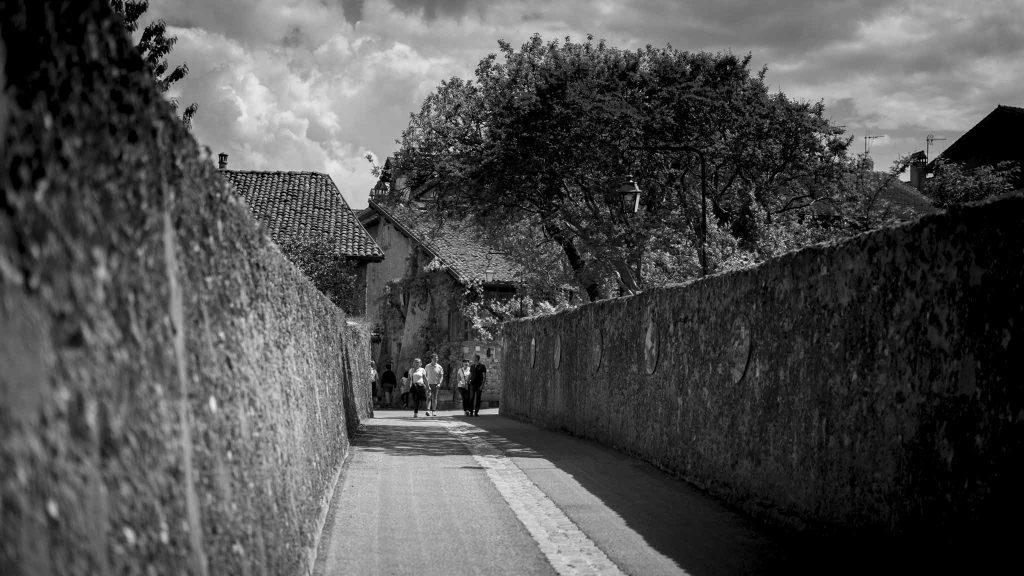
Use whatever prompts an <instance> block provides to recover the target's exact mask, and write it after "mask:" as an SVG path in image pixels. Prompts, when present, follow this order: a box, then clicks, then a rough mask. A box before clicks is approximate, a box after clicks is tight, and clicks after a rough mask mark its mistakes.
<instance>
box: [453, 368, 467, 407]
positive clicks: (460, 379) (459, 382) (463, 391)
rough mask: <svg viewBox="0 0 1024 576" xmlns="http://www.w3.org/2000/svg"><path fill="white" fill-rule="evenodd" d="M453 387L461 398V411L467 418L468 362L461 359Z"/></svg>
mask: <svg viewBox="0 0 1024 576" xmlns="http://www.w3.org/2000/svg"><path fill="white" fill-rule="evenodd" d="M455 386H456V389H457V390H458V391H459V396H460V397H462V411H463V412H465V413H466V416H469V360H467V359H465V358H463V359H462V368H459V369H458V371H457V372H455Z"/></svg>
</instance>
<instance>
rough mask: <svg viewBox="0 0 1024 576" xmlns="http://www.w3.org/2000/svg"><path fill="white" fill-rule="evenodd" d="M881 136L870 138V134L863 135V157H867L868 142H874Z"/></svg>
mask: <svg viewBox="0 0 1024 576" xmlns="http://www.w3.org/2000/svg"><path fill="white" fill-rule="evenodd" d="M882 136H883V135H878V136H872V135H871V133H870V132H868V133H867V134H865V135H864V155H865V156H867V155H868V142H869V141H870V140H874V139H875V138H881V137H882Z"/></svg>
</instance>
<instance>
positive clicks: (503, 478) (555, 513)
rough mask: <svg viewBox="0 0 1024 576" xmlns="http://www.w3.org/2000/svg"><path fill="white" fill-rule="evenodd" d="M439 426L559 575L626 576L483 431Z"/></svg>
mask: <svg viewBox="0 0 1024 576" xmlns="http://www.w3.org/2000/svg"><path fill="white" fill-rule="evenodd" d="M440 423H441V425H442V426H444V427H445V428H446V429H447V431H448V433H449V434H451V435H452V436H454V437H455V438H457V439H458V440H459V441H460V442H462V443H463V444H464V445H465V446H466V448H468V449H469V453H470V454H472V455H473V458H474V459H475V460H476V461H477V462H478V463H479V464H480V466H481V467H483V469H484V470H486V471H487V476H488V477H489V478H490V479H491V482H493V483H494V486H495V488H497V489H498V492H500V493H501V496H502V497H503V498H504V499H505V501H506V502H508V505H509V506H510V507H511V508H512V511H513V512H515V514H516V517H517V518H519V521H520V522H522V523H523V526H525V527H526V529H527V531H529V532H530V536H532V537H533V539H534V540H535V541H536V542H537V545H538V546H540V550H541V552H543V553H544V555H545V556H546V557H547V559H548V562H550V563H551V566H552V567H554V569H555V571H557V572H558V573H559V574H562V575H573V576H575V575H580V576H582V575H586V574H623V572H622V570H620V569H619V567H618V566H616V565H615V563H614V562H612V561H611V560H610V559H609V558H608V556H607V555H605V553H604V552H603V551H601V549H600V548H598V547H597V544H594V541H593V540H591V539H590V538H589V537H588V536H587V535H586V534H584V533H583V531H582V530H580V528H579V526H577V525H576V523H575V522H573V521H572V520H570V519H569V517H568V516H566V515H565V513H564V512H562V511H561V510H560V509H559V508H558V506H556V505H555V503H554V502H552V501H551V499H550V498H548V497H547V495H546V494H544V492H543V491H541V489H540V488H538V487H537V485H536V484H534V483H533V481H532V480H530V479H529V478H528V477H527V476H526V474H525V473H524V472H523V471H522V470H520V469H519V466H516V464H515V462H513V461H512V460H511V459H510V458H508V457H506V456H505V454H504V453H503V452H502V451H501V450H499V449H498V448H497V447H495V446H494V445H493V444H491V443H490V442H488V441H487V440H485V439H484V438H483V437H481V436H480V435H479V434H478V433H477V432H478V431H479V428H477V427H475V426H472V425H470V424H467V423H465V422H459V421H454V420H449V419H444V420H441V422H440Z"/></svg>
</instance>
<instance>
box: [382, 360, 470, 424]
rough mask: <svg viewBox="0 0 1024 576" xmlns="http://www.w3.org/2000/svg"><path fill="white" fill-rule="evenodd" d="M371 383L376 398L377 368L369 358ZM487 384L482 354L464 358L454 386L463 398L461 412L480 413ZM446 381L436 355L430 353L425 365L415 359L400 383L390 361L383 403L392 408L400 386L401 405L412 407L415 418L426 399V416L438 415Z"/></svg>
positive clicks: (384, 379) (456, 374)
mask: <svg viewBox="0 0 1024 576" xmlns="http://www.w3.org/2000/svg"><path fill="white" fill-rule="evenodd" d="M370 382H371V386H372V389H373V398H374V400H375V401H376V399H377V394H378V391H377V367H376V366H375V365H374V363H373V361H372V360H371V361H370ZM486 383H487V366H485V365H484V363H483V362H481V361H480V355H479V354H477V355H475V356H474V357H473V363H472V364H470V362H469V360H467V359H465V358H463V359H462V366H461V367H459V369H458V370H456V372H455V389H456V390H458V393H459V396H460V397H461V400H462V411H463V412H464V413H465V415H466V416H479V415H480V398H481V395H482V393H483V388H484V385H485V384H486ZM443 384H444V368H442V367H441V365H440V364H438V362H437V354H431V355H430V363H429V364H427V365H426V366H424V365H423V361H422V360H420V359H419V358H416V359H414V360H413V361H412V367H411V368H410V369H408V370H406V371H405V372H404V373H403V374H402V380H401V383H399V381H398V378H397V377H396V375H395V372H394V370H392V369H391V364H390V363H389V364H387V365H386V366H385V368H384V372H383V373H382V374H381V375H380V385H381V389H382V392H383V395H382V398H381V403H382V406H383V407H385V408H390V407H391V404H392V402H395V400H394V394H395V389H396V388H398V389H399V401H400V402H401V403H402V408H410V407H411V408H412V415H413V417H418V416H419V411H420V406H421V403H423V402H425V404H424V407H425V410H424V413H425V414H426V415H427V416H431V415H434V416H436V415H437V405H438V401H439V397H440V395H441V387H442V385H443Z"/></svg>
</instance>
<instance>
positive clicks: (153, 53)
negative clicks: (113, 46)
mask: <svg viewBox="0 0 1024 576" xmlns="http://www.w3.org/2000/svg"><path fill="white" fill-rule="evenodd" d="M110 5H111V6H112V7H113V8H114V12H117V13H118V14H120V15H121V17H122V19H123V20H124V27H125V30H126V31H127V32H128V34H129V35H130V36H132V37H133V38H134V37H135V32H136V31H137V30H138V29H139V19H140V18H142V16H143V15H144V14H145V13H146V11H147V10H149V0H110ZM177 41H178V38H177V37H175V36H169V35H168V34H167V24H166V23H165V22H164V21H163V20H155V21H153V22H150V23H149V24H147V25H146V27H145V28H143V29H142V34H141V35H140V36H139V38H138V42H137V43H136V44H135V48H136V49H137V50H138V51H139V54H140V55H141V56H142V59H143V60H144V61H145V62H146V65H147V66H148V67H149V70H150V72H151V73H152V74H153V80H154V81H155V82H156V86H157V88H158V89H159V90H160V92H161V93H165V92H167V90H169V89H170V87H171V84H174V83H175V82H177V81H179V80H181V79H182V78H184V77H185V76H186V75H188V63H187V62H183V63H181V64H180V65H178V66H175V67H174V68H171V67H170V64H168V63H167V55H168V54H170V52H171V49H172V48H174V44H175V43H176V42H177ZM170 102H171V106H172V107H173V108H174V109H175V110H177V108H178V101H177V100H175V99H171V100H170ZM198 110H199V105H198V104H196V103H195V102H193V103H192V104H189V105H188V106H187V107H186V108H185V109H184V110H183V111H182V114H181V121H182V123H183V124H185V126H186V127H188V128H191V127H192V118H193V117H194V116H195V115H196V111H198Z"/></svg>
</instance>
